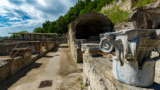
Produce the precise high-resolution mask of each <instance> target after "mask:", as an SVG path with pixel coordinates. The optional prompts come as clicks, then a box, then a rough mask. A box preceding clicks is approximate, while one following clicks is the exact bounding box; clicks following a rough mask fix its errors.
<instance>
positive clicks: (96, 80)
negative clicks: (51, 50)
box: [68, 0, 160, 90]
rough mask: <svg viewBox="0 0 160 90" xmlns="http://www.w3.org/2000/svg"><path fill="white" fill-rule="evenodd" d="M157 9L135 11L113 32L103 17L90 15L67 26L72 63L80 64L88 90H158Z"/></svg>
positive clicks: (159, 39) (159, 41) (159, 40)
mask: <svg viewBox="0 0 160 90" xmlns="http://www.w3.org/2000/svg"><path fill="white" fill-rule="evenodd" d="M128 2H129V0H127V2H126V3H128ZM127 5H129V4H127ZM159 6H160V4H159V3H158V2H157V3H154V4H152V5H147V6H145V7H142V8H135V9H134V10H132V13H131V14H130V19H131V21H132V22H125V23H124V24H121V25H116V26H115V27H114V28H113V25H112V22H111V21H110V20H109V19H108V18H107V17H106V16H103V15H101V14H98V13H92V12H91V13H86V14H83V15H81V16H79V17H78V18H77V19H76V20H74V21H73V22H71V23H70V27H69V34H68V43H69V46H70V49H71V52H72V55H73V58H74V59H75V61H76V62H77V63H82V64H83V84H85V85H88V90H159V89H160V78H159V77H160V73H159V71H160V67H159V65H160V58H159V53H160V27H159V26H160V17H159V15H160V9H159ZM121 9H124V8H123V7H121ZM124 10H125V9H124ZM114 29H115V31H116V32H115V31H114ZM155 53H156V54H157V55H155Z"/></svg>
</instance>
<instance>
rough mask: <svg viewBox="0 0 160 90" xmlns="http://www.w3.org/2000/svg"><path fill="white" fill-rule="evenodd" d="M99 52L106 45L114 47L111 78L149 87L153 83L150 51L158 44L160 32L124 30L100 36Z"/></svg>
mask: <svg viewBox="0 0 160 90" xmlns="http://www.w3.org/2000/svg"><path fill="white" fill-rule="evenodd" d="M100 36H101V38H103V39H101V43H100V47H101V50H102V51H104V52H105V50H106V51H107V49H105V47H106V44H108V43H110V44H112V45H113V46H114V47H115V50H116V56H115V57H114V58H113V70H112V73H113V76H114V78H116V79H117V80H119V81H121V82H123V83H126V84H129V85H133V86H139V87H149V86H151V85H152V84H153V83H154V76H155V62H156V60H157V58H156V59H155V58H151V51H152V50H153V49H154V48H156V47H157V46H158V45H159V44H160V40H159V39H160V30H124V31H119V32H112V33H105V34H101V35H100ZM106 42H107V43H106Z"/></svg>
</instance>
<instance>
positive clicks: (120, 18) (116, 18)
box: [100, 6, 129, 25]
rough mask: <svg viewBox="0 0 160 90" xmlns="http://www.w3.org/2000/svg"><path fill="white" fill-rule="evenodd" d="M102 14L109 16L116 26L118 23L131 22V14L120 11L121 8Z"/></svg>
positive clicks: (116, 7) (114, 8)
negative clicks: (129, 16) (129, 17)
mask: <svg viewBox="0 0 160 90" xmlns="http://www.w3.org/2000/svg"><path fill="white" fill-rule="evenodd" d="M100 13H102V14H104V15H107V17H108V18H109V19H110V20H111V21H112V22H113V24H114V25H115V24H116V23H122V22H127V21H129V19H128V18H127V16H128V15H129V13H128V12H127V11H122V10H120V9H119V6H115V7H113V8H112V9H108V10H103V11H101V12H100Z"/></svg>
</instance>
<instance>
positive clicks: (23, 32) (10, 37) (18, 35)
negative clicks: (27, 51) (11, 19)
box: [10, 31, 28, 38]
mask: <svg viewBox="0 0 160 90" xmlns="http://www.w3.org/2000/svg"><path fill="white" fill-rule="evenodd" d="M18 33H28V31H20V32H18ZM15 36H20V35H19V34H15ZM13 37H14V34H12V35H11V36H10V38H13Z"/></svg>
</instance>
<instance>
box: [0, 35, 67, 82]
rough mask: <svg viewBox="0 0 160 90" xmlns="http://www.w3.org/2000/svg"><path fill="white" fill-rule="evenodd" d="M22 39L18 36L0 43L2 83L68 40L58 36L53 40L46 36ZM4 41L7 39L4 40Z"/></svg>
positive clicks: (0, 76) (0, 74) (0, 79)
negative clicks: (37, 38)
mask: <svg viewBox="0 0 160 90" xmlns="http://www.w3.org/2000/svg"><path fill="white" fill-rule="evenodd" d="M32 34H33V33H32ZM34 34H38V33H34ZM38 35H40V34H38ZM55 35H56V34H55ZM29 37H30V36H29ZM20 39H21V38H17V37H16V38H15V39H14V40H13V39H10V40H9V39H7V41H10V43H1V44H0V47H1V48H0V55H1V58H0V72H1V73H0V83H1V82H3V81H4V80H5V79H6V78H9V77H10V76H12V75H13V74H15V73H16V72H17V71H18V70H20V69H22V68H24V67H25V66H27V65H29V64H31V63H32V62H34V61H35V60H37V59H38V58H40V57H42V56H43V55H45V54H46V53H48V52H49V51H50V50H51V49H54V48H55V47H56V46H57V45H59V44H60V43H66V42H67V38H66V37H57V38H56V39H51V40H48V39H50V38H45V39H44V40H43V41H40V40H31V38H29V39H24V40H23V41H21V40H20ZM41 40H42V39H41ZM15 41H16V42H15ZM4 42H6V41H5V40H4ZM11 42H13V43H11ZM4 55H8V56H4Z"/></svg>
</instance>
